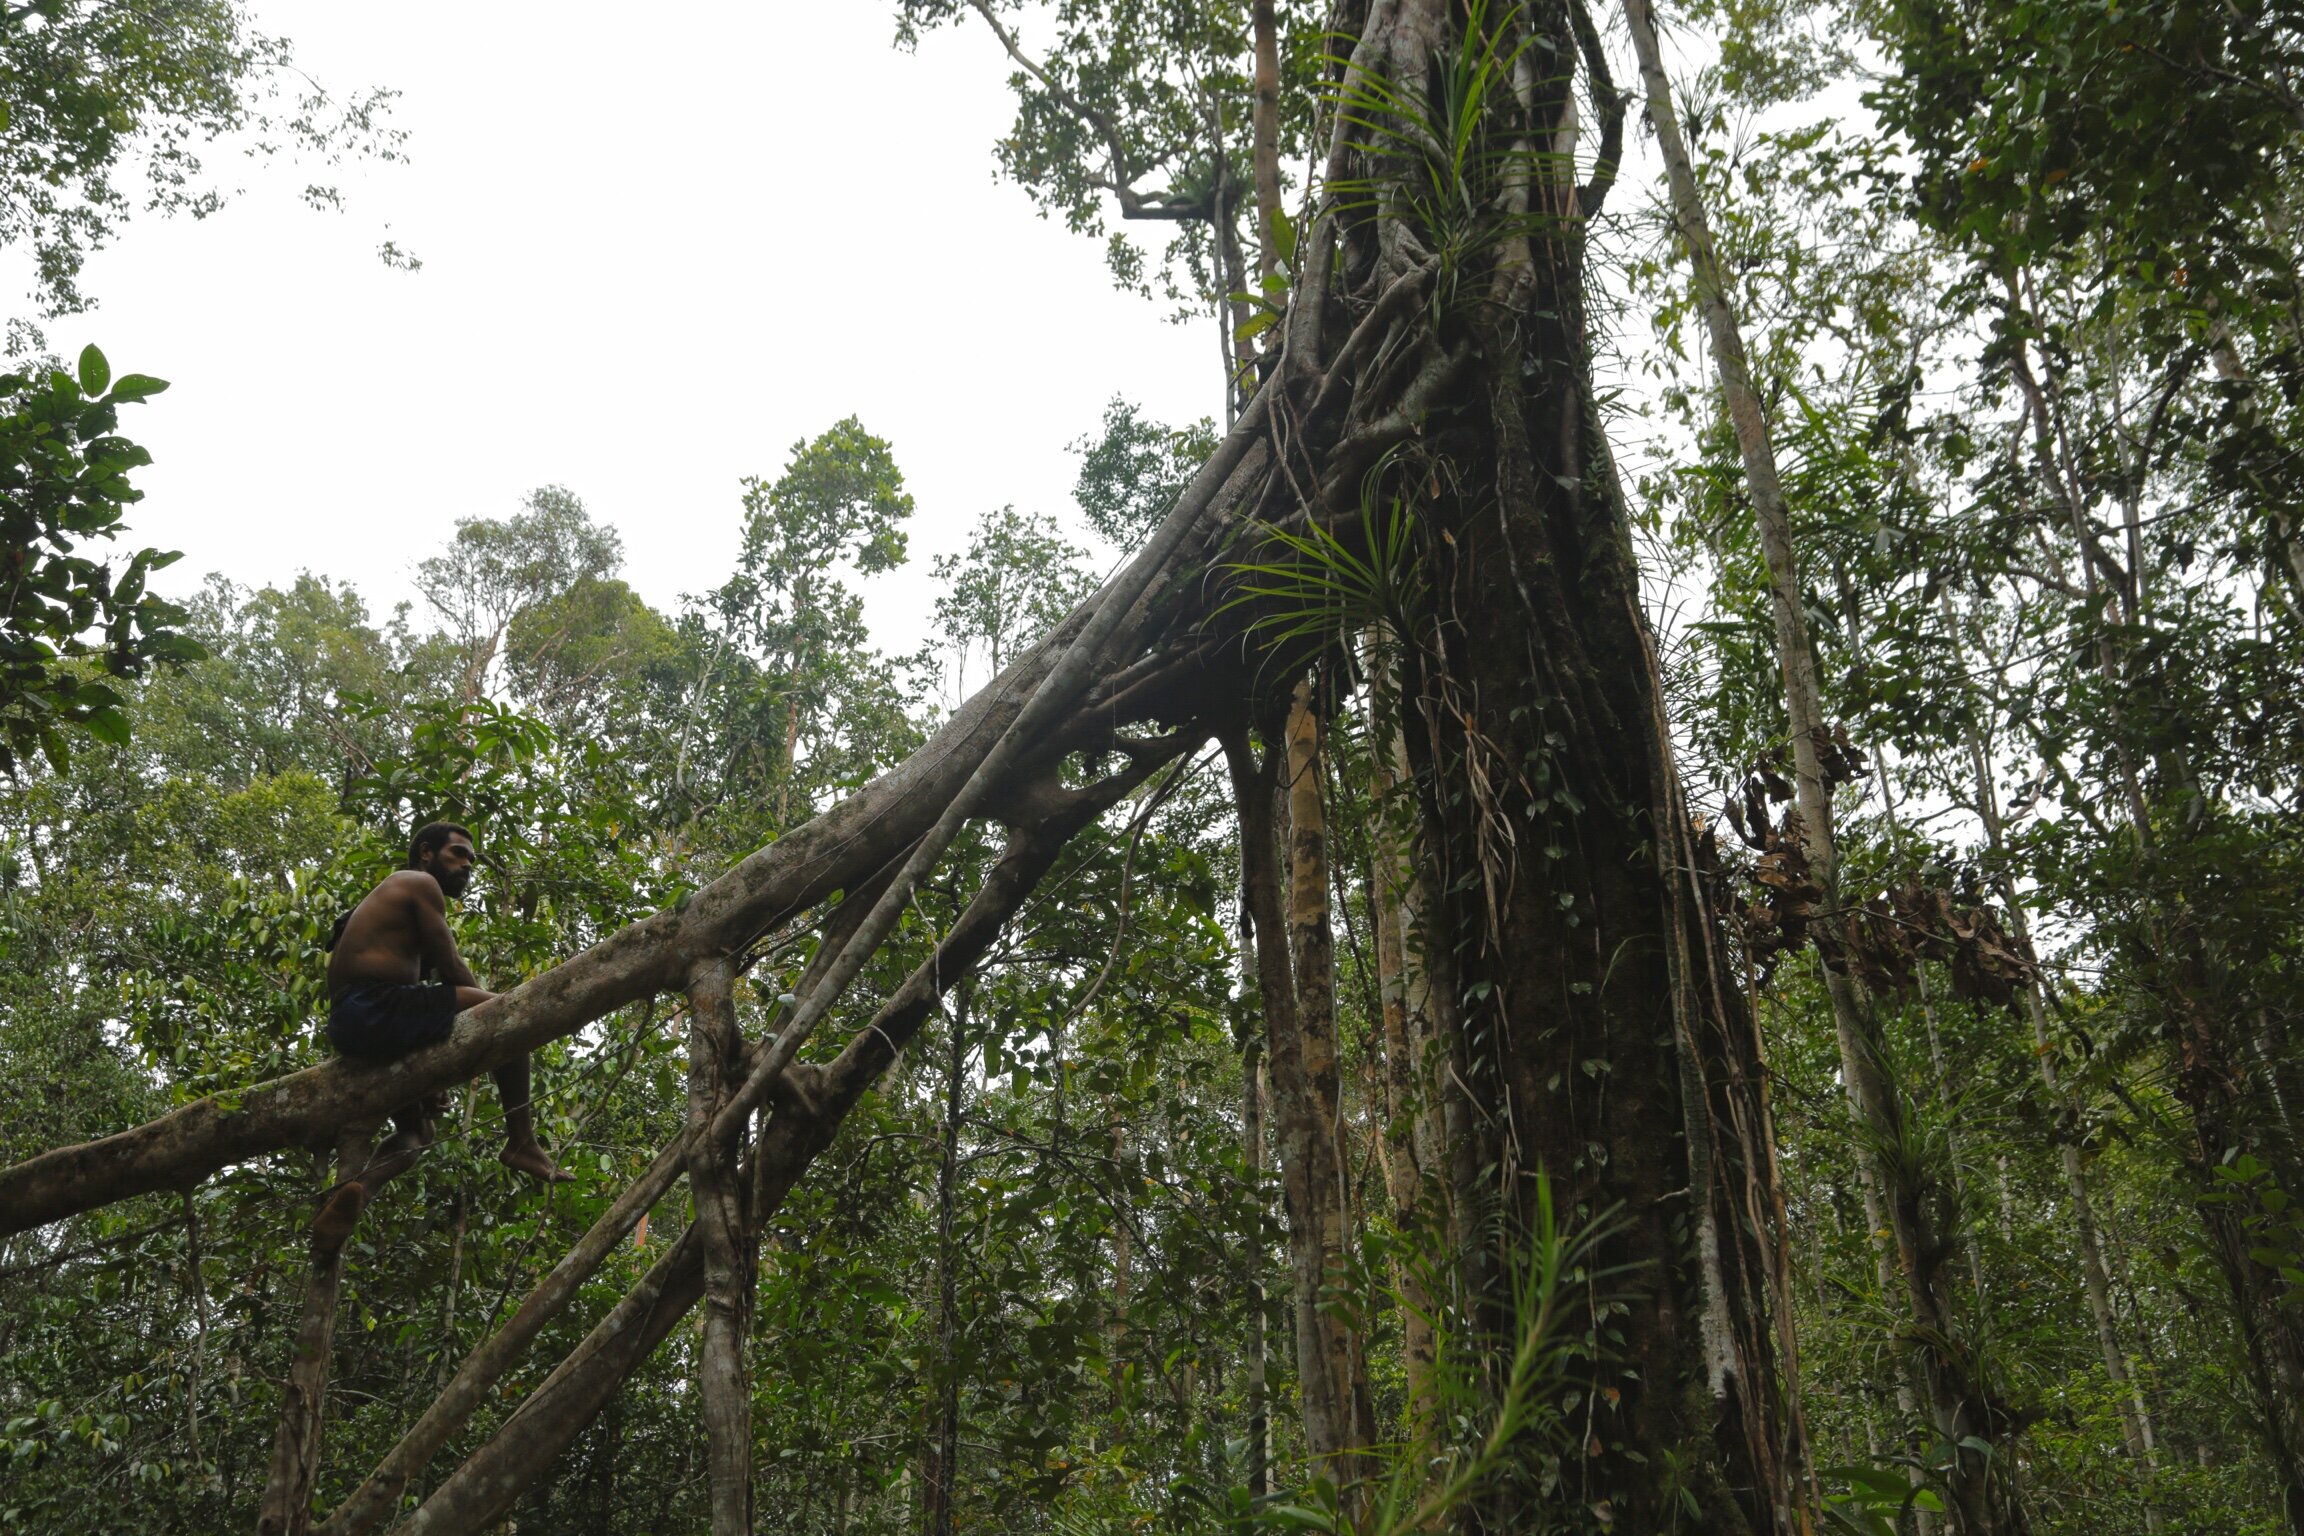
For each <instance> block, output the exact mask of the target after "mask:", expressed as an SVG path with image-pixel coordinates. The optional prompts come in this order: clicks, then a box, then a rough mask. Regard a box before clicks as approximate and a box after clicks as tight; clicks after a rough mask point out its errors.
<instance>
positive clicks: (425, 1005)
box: [328, 981, 456, 1060]
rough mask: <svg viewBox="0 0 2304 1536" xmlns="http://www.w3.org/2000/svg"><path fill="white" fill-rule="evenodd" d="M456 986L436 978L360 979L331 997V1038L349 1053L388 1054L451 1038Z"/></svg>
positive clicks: (400, 1053) (383, 1056)
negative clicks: (398, 983) (405, 980)
mask: <svg viewBox="0 0 2304 1536" xmlns="http://www.w3.org/2000/svg"><path fill="white" fill-rule="evenodd" d="M455 1024H456V989H455V988H454V987H451V986H447V985H445V984H443V983H441V982H437V981H419V982H412V983H410V984H408V985H405V986H394V985H392V984H390V983H388V982H361V983H358V984H356V985H354V986H349V987H340V988H338V989H337V991H336V995H335V996H333V997H331V998H330V999H329V1000H328V1039H329V1041H330V1042H331V1043H332V1044H334V1045H335V1047H336V1049H337V1050H338V1051H339V1052H341V1053H342V1054H344V1055H346V1056H367V1057H372V1058H375V1059H377V1060H390V1059H391V1058H392V1057H395V1056H405V1055H407V1054H408V1053H409V1052H410V1051H413V1050H415V1049H417V1048H418V1047H420V1046H426V1045H430V1044H432V1043H433V1042H434V1041H436V1040H445V1039H447V1038H448V1031H449V1030H450V1029H452V1028H454V1027H455Z"/></svg>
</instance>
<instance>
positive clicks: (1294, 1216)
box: [1224, 734, 1374, 1483]
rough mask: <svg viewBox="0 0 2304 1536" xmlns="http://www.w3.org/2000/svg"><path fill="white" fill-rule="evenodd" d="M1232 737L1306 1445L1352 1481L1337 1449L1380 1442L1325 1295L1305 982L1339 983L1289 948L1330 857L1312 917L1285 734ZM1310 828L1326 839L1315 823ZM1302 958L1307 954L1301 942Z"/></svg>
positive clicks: (1316, 1102)
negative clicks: (1288, 827)
mask: <svg viewBox="0 0 2304 1536" xmlns="http://www.w3.org/2000/svg"><path fill="white" fill-rule="evenodd" d="M1224 747H1225V756H1226V758H1227V760H1228V761H1229V763H1230V766H1231V770H1232V784H1233V795H1234V800H1235V804H1236V809H1237V811H1238V815H1239V824H1240V864H1241V872H1242V878H1243V881H1244V883H1245V885H1246V888H1247V894H1248V916H1249V920H1250V922H1251V924H1252V926H1253V928H1254V933H1255V953H1256V970H1257V984H1258V989H1259V990H1260V992H1261V993H1262V995H1263V1002H1264V1020H1265V1029H1266V1032H1267V1036H1268V1040H1267V1047H1266V1049H1267V1052H1268V1060H1269V1061H1270V1063H1271V1085H1272V1114H1273V1120H1274V1127H1273V1129H1274V1133H1275V1138H1274V1139H1275V1140H1276V1142H1277V1143H1278V1151H1279V1161H1280V1189H1281V1196H1282V1202H1283V1204H1284V1206H1285V1207H1286V1210H1287V1216H1288V1269H1289V1278H1290V1282H1291V1290H1292V1294H1293V1297H1294V1303H1295V1305H1294V1315H1295V1323H1296V1327H1295V1334H1296V1374H1297V1383H1298V1390H1299V1392H1300V1394H1301V1396H1302V1400H1303V1419H1304V1444H1305V1449H1306V1451H1307V1452H1308V1453H1309V1454H1310V1455H1311V1456H1312V1457H1313V1459H1314V1460H1315V1461H1316V1462H1317V1463H1318V1467H1317V1470H1318V1472H1319V1474H1320V1475H1322V1476H1325V1477H1332V1478H1335V1479H1336V1480H1337V1481H1338V1482H1339V1483H1343V1482H1348V1481H1350V1479H1351V1477H1352V1475H1353V1474H1354V1473H1355V1472H1356V1471H1357V1470H1358V1468H1357V1467H1356V1466H1350V1465H1346V1464H1345V1463H1344V1462H1342V1461H1341V1460H1340V1458H1343V1457H1346V1456H1347V1455H1348V1453H1351V1452H1353V1451H1357V1450H1359V1449H1362V1448H1364V1447H1366V1446H1368V1445H1370V1444H1372V1443H1373V1441H1374V1435H1373V1433H1372V1432H1371V1433H1369V1434H1368V1435H1366V1436H1365V1437H1361V1438H1355V1435H1356V1426H1357V1425H1358V1424H1359V1423H1360V1422H1361V1420H1360V1419H1359V1418H1358V1417H1356V1415H1355V1404H1354V1389H1355V1386H1356V1382H1355V1379H1354V1376H1353V1373H1352V1369H1351V1367H1352V1362H1353V1359H1354V1354H1353V1349H1352V1344H1351V1340H1350V1339H1349V1338H1348V1337H1347V1335H1346V1330H1345V1329H1344V1328H1343V1326H1342V1325H1341V1323H1340V1322H1339V1321H1338V1319H1337V1318H1336V1317H1335V1316H1334V1314H1333V1313H1331V1312H1328V1311H1326V1310H1324V1309H1323V1308H1322V1307H1321V1305H1320V1295H1321V1291H1322V1288H1323V1286H1324V1285H1325V1283H1326V1282H1327V1280H1328V1277H1329V1275H1330V1273H1331V1270H1332V1267H1333V1265H1334V1263H1335V1262H1336V1261H1337V1260H1338V1259H1340V1258H1341V1257H1342V1253H1341V1242H1342V1237H1343V1225H1342V1220H1341V1215H1340V1213H1339V1212H1338V1211H1337V1210H1336V1206H1337V1204H1338V1200H1337V1196H1338V1192H1339V1190H1340V1187H1341V1186H1340V1184H1339V1182H1338V1181H1339V1179H1340V1178H1341V1174H1342V1169H1341V1166H1340V1164H1339V1162H1338V1159H1337V1155H1336V1152H1337V1141H1336V1125H1337V1099H1336V1091H1337V1080H1336V1055H1335V1040H1334V1035H1333V1033H1330V1034H1329V1035H1328V1036H1327V1037H1326V1038H1325V1039H1324V1040H1318V1041H1316V1040H1312V1039H1310V1038H1308V1037H1309V1036H1310V1034H1311V1030H1310V1029H1308V1028H1307V1027H1306V1025H1305V1023H1304V1016H1303V1008H1304V996H1305V993H1306V991H1307V990H1308V991H1309V992H1310V994H1311V997H1312V1001H1313V1005H1314V1006H1315V1007H1319V1006H1321V1004H1320V994H1321V989H1322V988H1323V986H1328V985H1331V983H1330V980H1329V977H1328V975H1327V973H1326V972H1325V971H1323V972H1322V973H1321V974H1320V975H1318V976H1317V977H1315V979H1314V980H1313V982H1312V984H1311V986H1310V987H1309V989H1307V988H1305V987H1304V986H1303V985H1302V984H1301V983H1299V982H1298V980H1297V979H1296V976H1295V974H1294V965H1293V964H1292V957H1291V954H1290V950H1291V947H1292V945H1291V940H1293V939H1297V938H1298V937H1301V938H1302V939H1303V940H1304V947H1307V948H1311V949H1315V950H1316V949H1317V946H1318V943H1319V940H1320V938H1321V937H1323V936H1324V934H1325V928H1326V924H1325V921H1324V919H1325V917H1326V910H1327V869H1326V865H1325V862H1324V861H1322V863H1321V866H1320V868H1319V870H1318V878H1317V881H1316V882H1315V885H1316V891H1315V893H1313V894H1312V895H1309V896H1307V897H1305V898H1304V903H1309V902H1313V901H1316V902H1317V906H1318V910H1317V914H1316V915H1315V914H1314V913H1313V912H1312V911H1311V910H1309V908H1308V907H1307V906H1305V905H1304V903H1300V902H1298V901H1297V899H1296V897H1297V891H1296V885H1297V883H1298V882H1299V881H1300V880H1303V879H1306V878H1307V876H1306V875H1305V874H1304V872H1302V871H1300V870H1299V869H1298V868H1297V861H1296V860H1295V859H1294V858H1293V857H1292V858H1290V859H1289V860H1288V864H1289V879H1288V885H1289V889H1288V891H1287V893H1286V894H1285V895H1284V894H1283V890H1282V883H1283V876H1282V870H1281V863H1282V861H1281V859H1280V857H1279V851H1278V842H1279V834H1278V828H1277V827H1276V825H1275V821H1276V819H1277V817H1276V812H1277V810H1278V805H1279V799H1280V793H1281V789H1282V784H1281V775H1282V774H1283V773H1284V772H1285V771H1286V770H1287V767H1288V766H1289V764H1288V750H1289V749H1288V747H1287V745H1286V744H1285V743H1278V744H1275V745H1274V747H1273V749H1272V750H1271V751H1270V752H1269V753H1268V754H1267V755H1266V757H1265V759H1264V761H1263V762H1262V763H1261V764H1259V763H1258V762H1257V761H1256V759H1255V758H1254V756H1253V754H1252V753H1251V752H1250V749H1249V748H1248V745H1247V742H1246V739H1245V737H1244V736H1241V735H1237V734H1235V735H1231V736H1227V737H1226V738H1225V742H1224ZM1311 835H1312V836H1313V837H1314V838H1315V839H1316V838H1317V837H1318V833H1317V831H1314V832H1312V833H1311ZM1292 908H1297V909H1299V910H1301V911H1302V912H1303V915H1304V917H1305V919H1306V927H1307V929H1308V930H1309V929H1317V930H1318V931H1316V932H1314V931H1307V932H1304V933H1303V934H1301V935H1299V933H1298V930H1297V928H1296V927H1295V926H1294V925H1293V924H1292V923H1291V921H1290V918H1291V915H1292V913H1291V909H1292ZM1296 958H1298V959H1301V958H1302V950H1301V949H1299V953H1298V956H1297V957H1296ZM1315 959H1316V960H1318V959H1319V957H1317V956H1315ZM1330 1017H1331V1019H1332V1017H1333V1016H1332V1014H1331V1015H1330ZM1332 1028H1333V1025H1332V1023H1331V1029H1332ZM1323 1067H1324V1072H1323ZM1364 1400H1365V1398H1364V1391H1363V1401H1364ZM1371 1416H1372V1414H1371Z"/></svg>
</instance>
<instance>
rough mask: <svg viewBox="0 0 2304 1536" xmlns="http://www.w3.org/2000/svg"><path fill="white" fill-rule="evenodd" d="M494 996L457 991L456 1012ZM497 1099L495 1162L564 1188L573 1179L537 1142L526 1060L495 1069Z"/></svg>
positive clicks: (471, 989)
mask: <svg viewBox="0 0 2304 1536" xmlns="http://www.w3.org/2000/svg"><path fill="white" fill-rule="evenodd" d="M495 995H496V994H495V993H493V992H483V991H481V990H480V989H479V988H478V987H458V988H457V989H456V1007H457V1009H458V1011H462V1010H464V1009H466V1008H477V1007H479V1006H480V1005H481V1004H482V1003H484V1002H486V1001H488V999H490V998H492V997H494V996H495ZM496 1096H497V1098H499V1099H500V1100H502V1101H503V1104H504V1150H503V1151H501V1152H499V1153H497V1154H496V1158H497V1161H499V1162H501V1163H502V1164H503V1165H504V1166H505V1167H507V1168H512V1169H517V1170H518V1171H519V1172H521V1173H524V1174H526V1175H528V1177H530V1178H532V1179H535V1180H537V1181H538V1182H539V1183H544V1184H564V1183H566V1182H567V1181H568V1180H570V1179H572V1178H574V1177H576V1175H574V1174H572V1173H569V1172H568V1171H566V1170H565V1169H563V1168H562V1167H561V1166H560V1165H559V1164H557V1163H555V1162H553V1161H552V1159H551V1158H550V1157H548V1156H546V1155H545V1152H544V1145H543V1143H542V1142H539V1141H538V1140H537V1139H536V1112H535V1107H534V1105H533V1103H532V1102H531V1089H530V1073H529V1070H528V1058H527V1057H525V1056H523V1057H521V1058H520V1059H519V1060H518V1061H510V1062H506V1063H505V1064H504V1065H503V1066H501V1067H498V1068H497V1069H496Z"/></svg>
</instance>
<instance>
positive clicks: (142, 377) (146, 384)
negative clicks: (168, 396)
mask: <svg viewBox="0 0 2304 1536" xmlns="http://www.w3.org/2000/svg"><path fill="white" fill-rule="evenodd" d="M88 350H89V351H91V352H93V351H95V350H96V349H95V348H94V347H90V348H89V349H88ZM82 366H86V364H85V362H83V364H82ZM167 387H168V381H167V380H166V379H156V378H154V377H152V375H150V374H148V373H124V374H122V375H120V378H119V380H118V381H117V382H116V383H114V384H113V386H112V395H111V399H112V403H113V404H114V405H127V404H131V403H133V402H134V401H138V400H149V399H151V398H152V397H153V396H154V395H156V394H159V393H160V392H161V391H162V390H164V389H166V388H167Z"/></svg>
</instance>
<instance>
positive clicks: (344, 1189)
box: [312, 1179, 368, 1249]
mask: <svg viewBox="0 0 2304 1536" xmlns="http://www.w3.org/2000/svg"><path fill="white" fill-rule="evenodd" d="M367 1205H368V1186H367V1185H365V1184H363V1183H361V1182H360V1181H359V1180H358V1179H347V1180H345V1181H344V1182H343V1183H341V1184H339V1185H337V1186H336V1187H335V1188H334V1189H332V1190H330V1191H328V1193H327V1194H325V1195H322V1196H321V1197H320V1209H319V1210H318V1211H316V1212H314V1213H313V1216H312V1241H313V1242H315V1243H317V1244H318V1245H320V1246H321V1247H323V1248H329V1249H335V1248H341V1247H343V1246H344V1239H346V1238H348V1237H350V1236H351V1235H352V1229H353V1228H354V1227H356V1226H358V1225H359V1224H360V1213H361V1211H363V1210H364V1209H366V1208H367Z"/></svg>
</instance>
